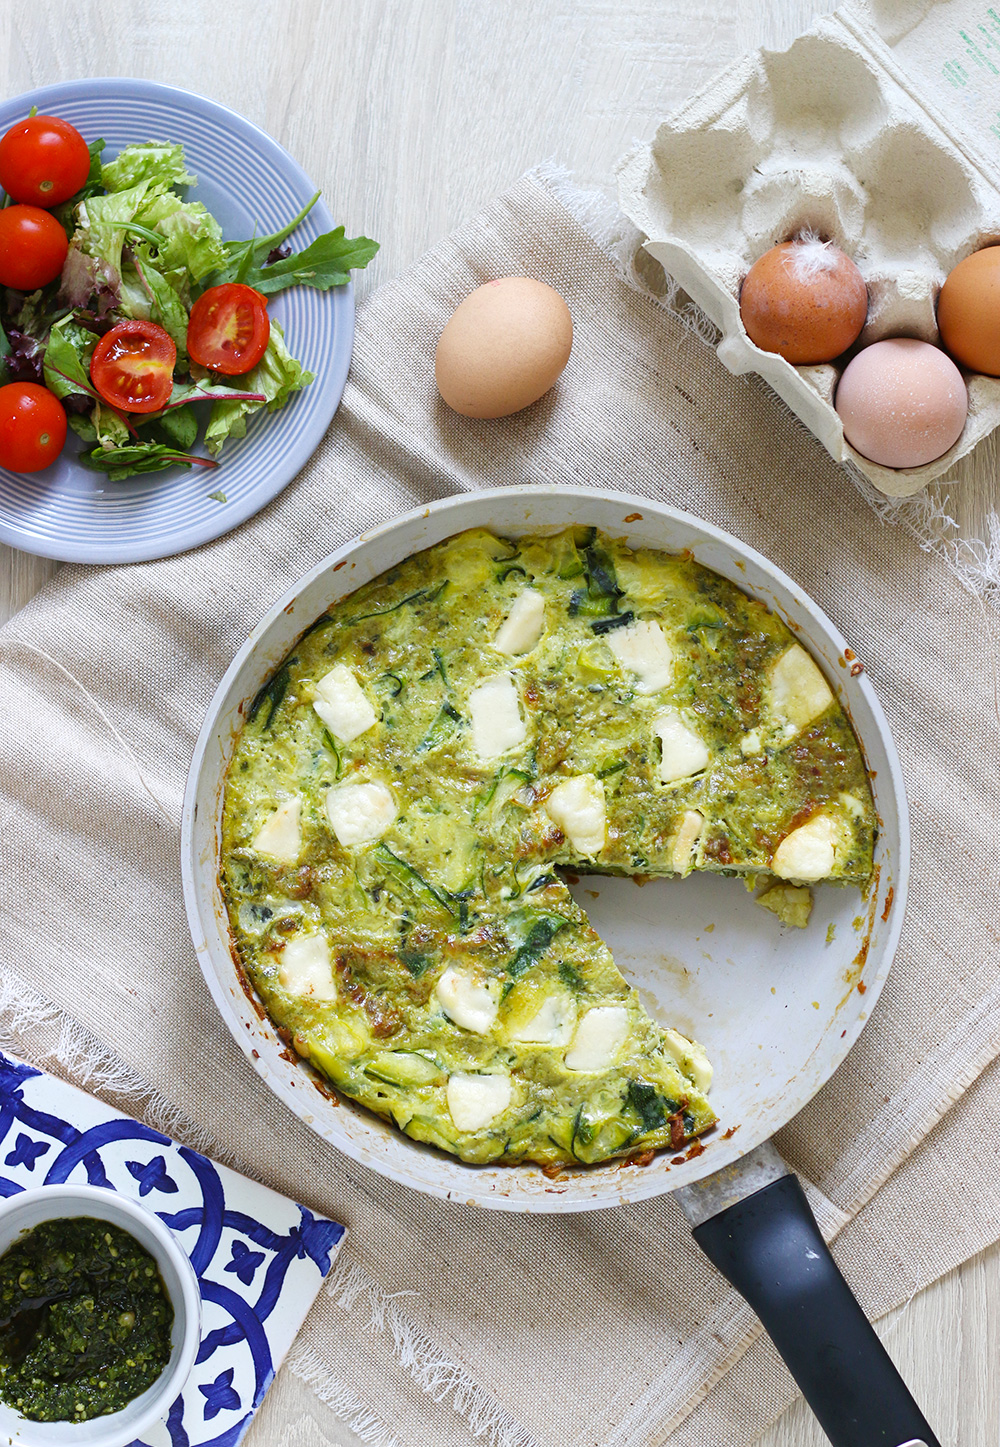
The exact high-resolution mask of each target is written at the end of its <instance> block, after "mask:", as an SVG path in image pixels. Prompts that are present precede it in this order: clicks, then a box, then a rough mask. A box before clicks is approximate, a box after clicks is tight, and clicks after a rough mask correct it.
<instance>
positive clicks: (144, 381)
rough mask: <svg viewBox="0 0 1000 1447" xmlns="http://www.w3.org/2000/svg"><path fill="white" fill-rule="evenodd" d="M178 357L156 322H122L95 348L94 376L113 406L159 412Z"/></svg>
mask: <svg viewBox="0 0 1000 1447" xmlns="http://www.w3.org/2000/svg"><path fill="white" fill-rule="evenodd" d="M2 214H3V213H2V212H0V215H2ZM176 361H177V348H176V347H175V346H174V343H173V339H172V338H171V336H170V334H169V332H165V331H164V330H163V328H162V327H158V326H157V325H156V323H155V322H144V321H139V320H135V321H127V322H119V323H118V325H117V326H114V327H112V328H111V330H110V332H105V333H104V336H103V337H101V339H100V341H99V342H98V343H97V346H96V347H95V348H94V354H93V356H92V357H91V359H90V380H91V381H92V382H93V384H94V386H95V387H96V388H97V390H98V392H99V393H100V394H101V396H102V397H103V398H104V400H105V402H108V403H110V405H111V406H112V407H118V408H120V409H121V411H123V412H159V410H160V408H161V407H163V406H164V405H165V404H166V403H167V402H168V401H169V400H170V391H171V388H172V387H173V385H174V363H175V362H176Z"/></svg>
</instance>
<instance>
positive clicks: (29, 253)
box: [0, 206, 69, 291]
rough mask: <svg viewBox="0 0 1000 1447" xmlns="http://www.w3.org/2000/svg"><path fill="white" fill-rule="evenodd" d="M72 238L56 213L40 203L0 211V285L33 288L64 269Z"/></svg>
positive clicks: (9, 207) (46, 282) (22, 289)
mask: <svg viewBox="0 0 1000 1447" xmlns="http://www.w3.org/2000/svg"><path fill="white" fill-rule="evenodd" d="M68 250H69V241H68V239H67V237H66V233H65V231H64V230H63V229H62V227H61V226H60V225H59V222H58V221H57V220H56V218H55V217H54V216H50V215H49V213H48V212H47V211H43V210H41V208H40V207H38V206H5V207H4V209H3V210H2V211H0V285H2V286H12V287H13V288H14V290H15V291H34V290H35V288H36V287H39V286H46V285H47V284H48V283H49V282H50V281H55V279H56V277H57V276H58V275H59V273H60V272H61V271H62V266H63V262H64V261H65V260H66V252H67V251H68Z"/></svg>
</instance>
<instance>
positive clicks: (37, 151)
mask: <svg viewBox="0 0 1000 1447" xmlns="http://www.w3.org/2000/svg"><path fill="white" fill-rule="evenodd" d="M89 175H90V151H89V150H88V149H87V142H86V141H85V140H84V139H83V137H82V136H81V134H80V132H79V131H78V130H77V128H76V126H71V125H70V123H69V121H61V120H60V119H59V117H58V116H29V117H28V118H27V120H23V121H18V122H17V124H16V125H13V126H11V128H10V130H9V131H8V132H7V134H6V135H5V136H4V137H3V139H2V140H0V186H2V187H3V188H4V190H5V191H6V192H7V195H8V196H9V197H10V198H11V200H13V201H26V202H28V204H29V205H31V206H58V205H59V204H60V203H61V202H63V201H68V200H69V198H70V197H71V196H75V195H76V193H77V191H79V189H80V187H81V186H82V185H83V183H84V182H85V181H86V179H87V177H88V176H89Z"/></svg>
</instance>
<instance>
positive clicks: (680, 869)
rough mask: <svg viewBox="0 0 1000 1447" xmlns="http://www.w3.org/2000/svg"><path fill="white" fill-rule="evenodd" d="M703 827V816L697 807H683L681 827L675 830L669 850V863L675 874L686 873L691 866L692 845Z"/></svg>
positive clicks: (699, 836) (696, 841)
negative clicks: (675, 833) (672, 843)
mask: <svg viewBox="0 0 1000 1447" xmlns="http://www.w3.org/2000/svg"><path fill="white" fill-rule="evenodd" d="M704 827H705V816H704V815H703V814H699V813H698V810H697V809H685V811H684V817H683V819H682V820H681V827H680V828H679V829H678V831H677V835H676V837H675V839H674V845H673V848H672V849H671V851H670V865H671V868H672V869H673V871H674V873H675V874H687V873H688V872H689V870H690V868H691V856H692V854H693V853H694V846H695V845H696V844H697V843H698V840H699V839H700V838H701V831H702V830H703V829H704Z"/></svg>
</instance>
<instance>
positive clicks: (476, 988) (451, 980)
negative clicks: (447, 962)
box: [434, 966, 500, 1035]
mask: <svg viewBox="0 0 1000 1447" xmlns="http://www.w3.org/2000/svg"><path fill="white" fill-rule="evenodd" d="M434 994H435V995H436V996H437V1000H438V1004H439V1005H440V1006H441V1009H442V1010H443V1011H444V1013H445V1014H446V1015H447V1016H448V1019H449V1020H453V1021H454V1022H455V1024H456V1025H458V1026H459V1027H460V1028H461V1029H462V1030H471V1031H472V1032H473V1034H475V1035H485V1034H486V1032H487V1031H488V1030H489V1028H490V1026H491V1025H492V1024H493V1021H494V1020H495V1019H496V1017H497V1010H498V1009H499V1008H500V1005H499V1001H498V1000H497V997H496V993H495V990H492V989H490V987H489V985H488V984H486V982H485V981H483V980H477V979H476V977H475V976H474V975H470V974H469V973H468V972H467V971H465V970H456V969H453V968H452V967H451V966H449V967H448V969H447V970H445V972H444V974H443V975H442V976H441V978H440V980H438V982H437V985H436V986H435V987H434Z"/></svg>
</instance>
